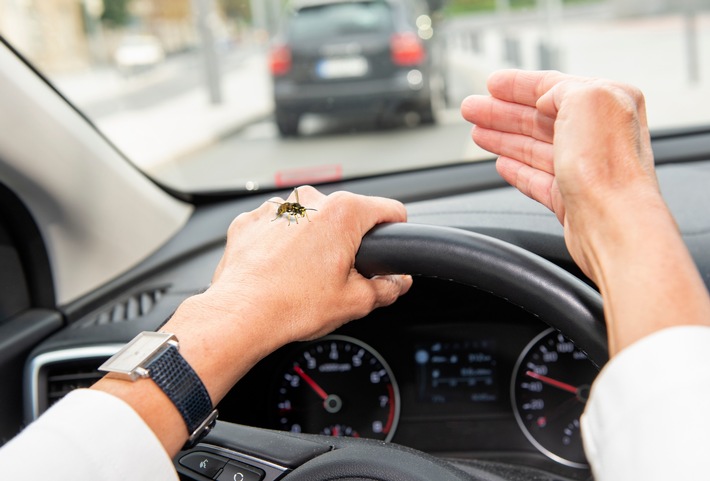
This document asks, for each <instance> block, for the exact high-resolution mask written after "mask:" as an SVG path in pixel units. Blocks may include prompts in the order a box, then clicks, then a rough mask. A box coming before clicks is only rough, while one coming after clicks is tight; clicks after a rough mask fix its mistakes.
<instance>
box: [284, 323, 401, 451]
mask: <svg viewBox="0 0 710 481" xmlns="http://www.w3.org/2000/svg"><path fill="white" fill-rule="evenodd" d="M277 379H278V385H277V388H276V395H275V401H274V402H273V405H272V406H271V408H270V410H271V413H272V420H273V425H274V426H275V427H276V428H278V429H282V430H284V431H291V432H304V433H310V434H325V435H328V436H350V437H363V438H371V439H381V440H385V441H389V440H391V439H392V436H393V435H394V432H395V429H396V427H397V421H398V419H399V388H398V387H397V382H396V381H395V379H394V376H393V375H392V371H391V370H390V368H389V366H388V365H387V363H386V362H385V360H384V359H383V358H382V356H380V355H379V354H378V353H377V352H376V351H375V350H374V349H373V348H372V347H370V346H368V345H367V344H365V343H363V342H361V341H359V340H356V339H353V338H351V337H345V336H328V337H325V338H323V339H320V340H318V341H313V342H310V343H307V344H305V345H303V346H301V347H300V348H299V350H298V351H296V352H295V353H293V354H292V355H291V356H290V357H289V359H288V360H287V362H286V364H285V366H283V368H282V369H281V371H280V372H279V374H278V377H277Z"/></svg>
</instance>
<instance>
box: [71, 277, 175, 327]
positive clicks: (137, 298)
mask: <svg viewBox="0 0 710 481" xmlns="http://www.w3.org/2000/svg"><path fill="white" fill-rule="evenodd" d="M168 287H169V286H161V287H154V288H150V289H146V290H144V291H141V292H136V293H133V294H131V295H130V296H128V297H126V298H124V299H122V300H121V301H119V302H116V303H115V304H113V305H112V306H111V307H109V308H107V309H104V310H102V311H101V312H100V313H99V314H98V315H97V316H96V317H92V318H90V319H88V320H86V321H83V322H80V323H77V324H74V326H73V327H74V328H80V329H83V328H85V327H93V326H101V325H105V324H113V323H117V322H128V321H132V320H135V319H139V318H141V317H143V316H145V315H146V314H148V313H149V312H150V311H152V310H153V308H154V307H155V306H156V304H157V303H158V302H160V299H162V298H163V296H164V295H165V293H166V292H167V291H168Z"/></svg>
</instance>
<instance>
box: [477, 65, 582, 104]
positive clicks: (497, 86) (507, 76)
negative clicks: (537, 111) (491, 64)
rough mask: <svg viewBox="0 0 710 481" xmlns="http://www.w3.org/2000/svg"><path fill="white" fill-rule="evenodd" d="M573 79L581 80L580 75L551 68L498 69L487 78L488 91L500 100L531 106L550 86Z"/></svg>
mask: <svg viewBox="0 0 710 481" xmlns="http://www.w3.org/2000/svg"><path fill="white" fill-rule="evenodd" d="M575 79H577V80H581V77H574V76H572V75H567V74H563V73H560V72H556V71H552V70H549V71H527V70H499V71H497V72H494V73H493V74H491V76H490V77H489V78H488V91H489V92H490V93H491V95H492V96H493V97H496V98H498V99H500V100H505V101H507V102H513V103H516V104H522V105H528V106H531V107H533V106H535V104H536V103H537V101H538V99H539V98H540V97H542V96H543V95H544V94H546V93H547V92H548V91H549V90H550V89H551V88H552V87H554V86H555V85H557V84H558V83H560V82H563V81H565V80H575Z"/></svg>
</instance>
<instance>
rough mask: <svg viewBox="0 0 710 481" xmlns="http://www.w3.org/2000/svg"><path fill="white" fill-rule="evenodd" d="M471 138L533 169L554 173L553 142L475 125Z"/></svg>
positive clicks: (481, 145)
mask: <svg viewBox="0 0 710 481" xmlns="http://www.w3.org/2000/svg"><path fill="white" fill-rule="evenodd" d="M471 138H472V139H473V141H474V142H475V143H476V144H477V145H478V146H479V147H481V148H482V149H485V150H487V151H489V152H493V153H494V154H497V155H502V156H505V157H509V158H512V159H515V160H517V161H518V162H522V163H524V164H526V165H528V166H530V167H532V168H533V169H537V170H542V171H544V172H547V173H548V174H553V173H554V171H555V169H554V150H553V147H552V144H551V143H549V142H545V141H540V140H536V139H534V138H532V137H528V136H525V135H517V134H511V133H506V132H499V131H497V130H490V129H485V128H482V127H479V126H475V127H474V128H473V130H472V131H471Z"/></svg>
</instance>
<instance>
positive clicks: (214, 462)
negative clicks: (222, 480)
mask: <svg viewBox="0 0 710 481" xmlns="http://www.w3.org/2000/svg"><path fill="white" fill-rule="evenodd" d="M227 461H228V459H227V458H225V457H222V456H218V455H216V454H212V453H205V452H201V451H198V452H193V453H189V454H186V455H185V456H183V457H182V458H180V464H181V465H183V466H185V467H186V468H187V469H189V470H191V471H194V472H196V473H199V474H201V475H203V476H207V477H208V478H214V477H215V476H217V474H218V473H219V471H220V470H221V469H222V468H223V467H224V465H225V464H227Z"/></svg>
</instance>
